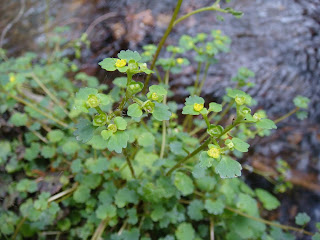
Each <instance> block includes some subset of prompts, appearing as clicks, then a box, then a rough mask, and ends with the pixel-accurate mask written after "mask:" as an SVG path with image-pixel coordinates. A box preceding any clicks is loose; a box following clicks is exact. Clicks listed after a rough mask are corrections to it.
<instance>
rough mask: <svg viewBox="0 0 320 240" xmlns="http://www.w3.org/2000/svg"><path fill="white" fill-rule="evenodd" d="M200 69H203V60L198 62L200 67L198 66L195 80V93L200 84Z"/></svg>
mask: <svg viewBox="0 0 320 240" xmlns="http://www.w3.org/2000/svg"><path fill="white" fill-rule="evenodd" d="M200 71H201V62H198V67H197V77H196V81H195V82H194V90H193V94H192V95H195V94H196V92H197V88H198V85H199V79H200Z"/></svg>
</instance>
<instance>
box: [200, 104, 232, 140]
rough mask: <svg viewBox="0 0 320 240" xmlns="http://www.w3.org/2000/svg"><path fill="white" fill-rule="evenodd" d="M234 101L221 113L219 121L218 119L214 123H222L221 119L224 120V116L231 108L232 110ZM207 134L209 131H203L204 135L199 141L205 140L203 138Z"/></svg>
mask: <svg viewBox="0 0 320 240" xmlns="http://www.w3.org/2000/svg"><path fill="white" fill-rule="evenodd" d="M233 103H234V101H231V102H230V103H229V104H228V106H227V107H226V109H225V110H224V111H223V112H222V113H221V115H220V119H219V120H218V121H216V122H215V123H214V125H217V124H218V123H220V121H221V120H222V118H223V117H224V116H225V115H226V114H227V113H228V112H229V110H230V108H231V107H232V105H233ZM207 135H208V133H207V132H205V133H203V134H202V136H201V137H200V138H199V141H200V142H201V141H203V140H204V139H205V138H206V136H207Z"/></svg>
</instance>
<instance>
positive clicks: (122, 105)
mask: <svg viewBox="0 0 320 240" xmlns="http://www.w3.org/2000/svg"><path fill="white" fill-rule="evenodd" d="M127 78H128V81H127V89H126V95H125V97H124V98H123V99H122V101H121V103H120V105H119V111H120V112H122V110H123V108H124V106H125V105H126V103H127V101H128V99H129V90H128V87H129V85H130V83H131V81H132V73H127Z"/></svg>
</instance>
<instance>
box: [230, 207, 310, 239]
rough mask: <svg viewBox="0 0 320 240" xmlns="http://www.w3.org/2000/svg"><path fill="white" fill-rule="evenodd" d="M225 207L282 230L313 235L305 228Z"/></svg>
mask: <svg viewBox="0 0 320 240" xmlns="http://www.w3.org/2000/svg"><path fill="white" fill-rule="evenodd" d="M225 208H226V209H228V210H229V211H231V212H234V213H236V214H238V215H241V216H243V217H246V218H250V219H252V220H254V221H258V222H262V223H265V224H267V225H270V226H274V227H278V228H281V229H284V230H291V231H296V232H301V233H303V234H306V235H310V236H312V235H313V233H311V232H308V231H306V230H303V229H301V228H296V227H291V226H287V225H282V224H279V223H274V222H271V221H268V220H265V219H262V218H258V217H254V216H251V215H249V214H246V213H243V212H240V211H239V210H237V209H234V208H231V207H228V206H226V207H225Z"/></svg>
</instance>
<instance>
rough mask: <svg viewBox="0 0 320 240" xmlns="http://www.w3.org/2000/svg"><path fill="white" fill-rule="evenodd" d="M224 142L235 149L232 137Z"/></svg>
mask: <svg viewBox="0 0 320 240" xmlns="http://www.w3.org/2000/svg"><path fill="white" fill-rule="evenodd" d="M224 144H225V145H226V146H227V147H228V148H229V149H230V150H233V149H234V144H233V142H232V141H231V140H230V139H227V140H226V141H225V142H224Z"/></svg>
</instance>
